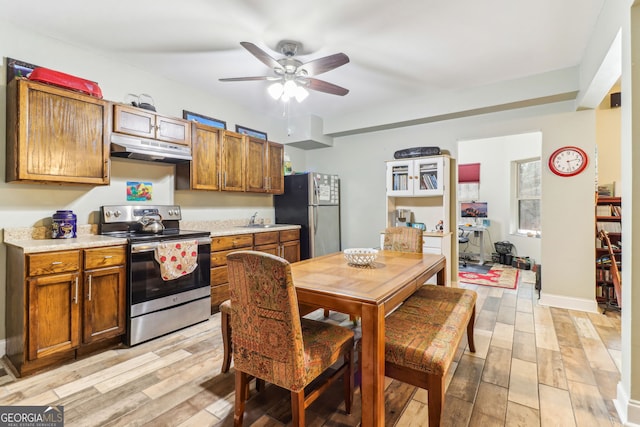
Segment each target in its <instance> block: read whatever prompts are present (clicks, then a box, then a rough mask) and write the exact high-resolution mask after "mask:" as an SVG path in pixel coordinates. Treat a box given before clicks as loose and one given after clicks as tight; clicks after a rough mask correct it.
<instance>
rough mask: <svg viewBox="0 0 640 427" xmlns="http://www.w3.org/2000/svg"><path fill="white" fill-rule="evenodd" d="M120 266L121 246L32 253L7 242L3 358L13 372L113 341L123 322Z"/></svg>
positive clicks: (55, 362) (123, 283) (43, 365)
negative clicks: (5, 342) (5, 335)
mask: <svg viewBox="0 0 640 427" xmlns="http://www.w3.org/2000/svg"><path fill="white" fill-rule="evenodd" d="M83 260H84V262H83ZM83 267H84V268H83ZM125 271H126V255H125V247H124V246H114V247H104V248H92V249H85V250H80V249H76V250H68V251H55V252H43V253H35V254H24V253H23V251H22V250H21V249H20V248H17V247H14V246H7V298H6V313H7V315H6V331H7V348H6V355H5V360H8V361H9V362H10V366H11V367H12V368H14V369H15V373H16V374H17V375H18V376H23V375H27V374H31V373H34V372H37V371H39V370H42V369H45V368H47V367H51V366H55V365H58V364H61V363H62V362H65V361H69V360H74V359H76V358H77V357H78V355H79V354H86V353H90V352H92V351H94V350H96V349H98V348H99V346H102V347H104V346H106V345H114V344H119V343H120V338H119V336H120V335H122V334H124V332H125V322H126V318H125V315H126V307H125V303H126V295H125V292H126V276H125ZM96 344H99V346H97V345H96Z"/></svg>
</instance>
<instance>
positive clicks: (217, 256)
mask: <svg viewBox="0 0 640 427" xmlns="http://www.w3.org/2000/svg"><path fill="white" fill-rule="evenodd" d="M251 249H253V247H252V246H247V247H246V248H237V249H229V250H228V251H219V252H211V267H212V268H213V267H219V266H221V265H227V255H229V254H230V253H231V252H237V251H241V250H245V251H250V250H251Z"/></svg>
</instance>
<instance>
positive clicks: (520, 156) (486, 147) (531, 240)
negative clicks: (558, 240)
mask: <svg viewBox="0 0 640 427" xmlns="http://www.w3.org/2000/svg"><path fill="white" fill-rule="evenodd" d="M541 148H542V134H541V133H540V132H532V133H526V134H519V135H507V136H498V137H495V138H484V139H473V140H465V141H460V142H459V143H458V163H459V164H465V163H480V197H479V199H478V201H483V202H487V203H488V205H487V208H488V209H487V210H488V219H489V220H490V221H491V225H490V227H489V234H488V235H489V236H490V237H491V239H490V241H489V243H488V245H487V244H486V242H485V251H492V252H495V250H494V249H493V243H494V242H499V241H503V240H508V241H509V242H511V243H513V244H514V246H515V251H514V254H517V255H518V256H528V257H530V258H532V259H533V260H535V261H536V262H539V260H540V239H539V238H536V237H527V236H521V235H516V234H512V233H511V223H510V222H511V195H512V180H511V163H512V162H513V161H517V160H524V159H531V158H536V157H537V158H539V157H540V151H541ZM543 167H545V165H544V164H543ZM489 253H490V252H489Z"/></svg>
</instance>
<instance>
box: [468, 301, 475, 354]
mask: <svg viewBox="0 0 640 427" xmlns="http://www.w3.org/2000/svg"><path fill="white" fill-rule="evenodd" d="M475 323H476V305H475V304H474V305H473V311H472V312H471V318H470V319H469V323H467V342H468V343H469V351H470V352H472V353H475V352H476V345H475V343H474V341H473V327H474V325H475Z"/></svg>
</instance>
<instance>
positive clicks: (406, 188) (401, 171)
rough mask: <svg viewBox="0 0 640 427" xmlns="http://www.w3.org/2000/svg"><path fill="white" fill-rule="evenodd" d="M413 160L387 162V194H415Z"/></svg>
mask: <svg viewBox="0 0 640 427" xmlns="http://www.w3.org/2000/svg"><path fill="white" fill-rule="evenodd" d="M413 181H414V173H413V161H412V160H398V161H394V162H387V195H388V196H413V188H414V185H413Z"/></svg>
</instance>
